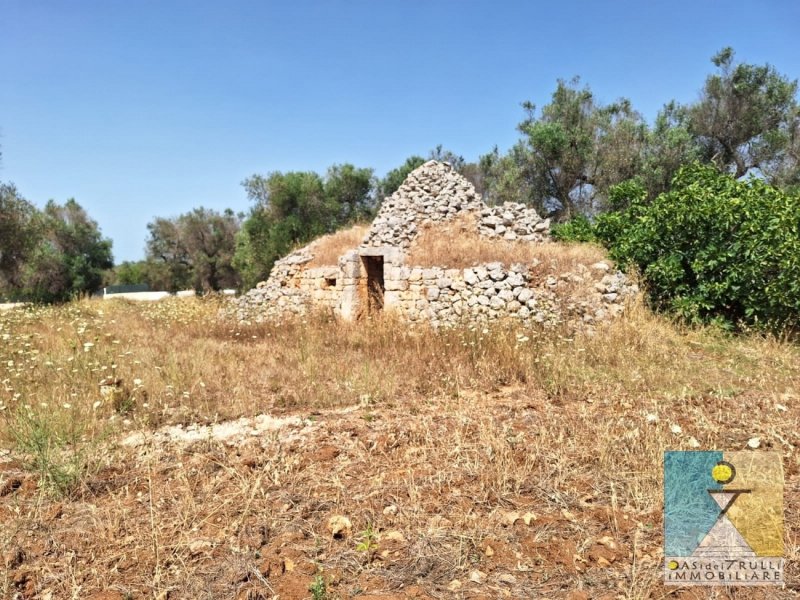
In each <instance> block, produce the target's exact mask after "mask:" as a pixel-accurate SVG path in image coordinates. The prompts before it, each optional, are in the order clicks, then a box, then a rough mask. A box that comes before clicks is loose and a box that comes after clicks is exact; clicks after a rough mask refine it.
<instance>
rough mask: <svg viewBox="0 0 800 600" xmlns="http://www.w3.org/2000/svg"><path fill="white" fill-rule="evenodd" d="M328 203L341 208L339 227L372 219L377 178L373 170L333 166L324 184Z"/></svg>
mask: <svg viewBox="0 0 800 600" xmlns="http://www.w3.org/2000/svg"><path fill="white" fill-rule="evenodd" d="M324 189H325V195H326V196H327V198H328V202H330V203H331V204H332V205H338V206H339V212H338V215H336V221H337V224H338V225H344V224H346V223H354V222H356V221H362V220H364V219H367V218H368V217H371V216H372V215H373V214H374V211H375V195H374V191H375V177H374V175H373V170H372V169H359V168H356V167H354V166H353V165H351V164H343V165H333V166H332V167H330V168H329V169H328V173H327V175H326V177H325V183H324Z"/></svg>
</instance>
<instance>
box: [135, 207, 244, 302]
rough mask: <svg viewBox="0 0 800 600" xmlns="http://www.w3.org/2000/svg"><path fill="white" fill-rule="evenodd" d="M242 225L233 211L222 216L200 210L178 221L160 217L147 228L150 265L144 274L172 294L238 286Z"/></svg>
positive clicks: (195, 210) (225, 212) (184, 215)
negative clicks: (235, 261)
mask: <svg viewBox="0 0 800 600" xmlns="http://www.w3.org/2000/svg"><path fill="white" fill-rule="evenodd" d="M240 226H241V218H240V217H239V216H237V215H236V214H234V212H233V211H232V210H230V209H227V210H225V211H224V212H222V213H219V212H217V211H214V210H210V209H206V208H203V207H200V208H196V209H194V210H192V211H190V212H188V213H185V214H182V215H180V216H178V217H175V218H171V219H165V218H156V219H155V220H154V221H153V222H152V223H149V224H148V226H147V229H148V231H149V238H148V240H147V259H148V260H147V262H148V263H150V264H146V265H145V268H144V270H143V272H142V273H141V275H142V276H145V277H147V278H149V279H150V281H149V282H148V283H150V284H151V285H152V284H157V285H158V287H160V288H162V289H163V288H166V289H168V290H170V291H175V290H177V289H182V288H187V287H188V288H194V289H197V290H202V291H205V292H208V291H211V290H219V289H223V288H228V287H237V286H238V285H239V283H240V279H239V275H238V273H237V271H236V269H235V268H234V266H233V255H234V252H235V250H236V236H237V234H238V232H239V229H240Z"/></svg>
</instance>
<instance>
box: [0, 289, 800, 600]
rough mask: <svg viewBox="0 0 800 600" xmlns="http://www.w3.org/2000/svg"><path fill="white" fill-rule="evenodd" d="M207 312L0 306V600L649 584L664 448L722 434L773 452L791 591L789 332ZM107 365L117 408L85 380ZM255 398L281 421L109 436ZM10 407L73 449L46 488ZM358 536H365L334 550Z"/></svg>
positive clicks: (658, 594)
mask: <svg viewBox="0 0 800 600" xmlns="http://www.w3.org/2000/svg"><path fill="white" fill-rule="evenodd" d="M216 314H217V306H216V305H215V303H214V302H209V301H203V300H200V299H190V300H181V301H168V302H163V303H158V304H147V305H134V304H130V303H127V302H124V301H121V302H114V303H111V302H108V301H107V302H105V303H100V302H81V303H75V304H72V305H68V306H66V307H62V308H46V309H34V310H31V311H26V312H11V313H3V314H0V381H2V386H0V402H1V403H2V409H1V410H2V415H3V421H2V423H3V427H2V433H0V436H1V437H0V447H7V448H9V449H10V450H11V455H10V456H9V457H7V459H6V460H8V459H10V462H0V555H2V557H3V560H4V561H5V563H4V564H5V567H6V570H5V574H4V575H0V597H3V598H6V597H8V598H11V597H14V594H19V595H20V597H28V598H33V597H46V596H47V594H48V593H49V594H51V596H50V597H52V598H73V597H81V598H83V597H87V598H90V597H91V594H92V593H94V592H97V591H100V590H104V591H105V592H106V593H107V594H111V593H116V594H118V595H117V596H113V595H110V596H105V598H126V597H130V598H154V597H160V598H166V597H169V598H170V599H173V600H174V599H175V598H221V597H225V598H265V599H270V598H273V597H274V596H276V595H279V596H280V598H281V599H282V600H285V599H288V598H298V599H299V598H309V597H310V596H311V593H310V592H309V590H308V587H309V585H310V584H311V583H312V582H313V581H314V579H315V577H321V578H322V580H323V581H324V582H325V585H326V587H327V589H328V598H337V597H338V598H340V599H342V600H345V599H348V598H359V597H363V595H364V594H365V593H367V592H370V593H372V594H376V595H377V594H381V593H382V594H384V596H382V597H383V598H384V599H385V600H391V599H397V598H406V597H408V598H412V597H416V598H479V597H483V598H503V597H508V598H529V597H530V598H532V597H551V598H566V597H568V593H569V592H570V591H573V590H579V589H580V590H582V591H584V592H586V594H587V595H586V597H590V598H607V599H609V600H610V599H612V598H614V599H616V598H626V599H638V598H663V597H668V596H669V593H670V590H668V589H667V588H664V586H663V585H662V584H661V583H660V582H659V576H660V571H659V561H660V547H661V544H662V538H661V527H662V525H661V503H662V496H661V495H662V490H661V484H660V481H661V459H662V455H663V451H664V450H665V449H690V448H691V447H692V438H694V439H695V440H697V441H698V442H699V443H700V445H701V447H702V448H709V449H710V448H715V449H724V450H733V449H741V448H744V447H745V445H746V442H747V440H748V439H749V438H751V437H753V436H759V437H760V438H761V440H762V444H763V446H764V448H766V449H770V450H772V451H776V452H780V453H781V454H782V456H783V458H784V467H785V470H786V508H787V510H786V530H787V532H786V556H787V559H788V565H787V579H788V580H789V582H790V584H791V585H796V584H797V583H798V572H797V567H796V564H797V563H796V560H797V558H798V544H797V535H798V531H800V523H798V516H799V515H800V512H798V509H797V507H798V506H800V477H799V476H798V475H799V474H800V455H798V453H797V451H796V448H797V446H798V445H799V444H800V433H799V432H800V427H799V426H798V425H800V424H799V423H798V418H799V417H800V408H798V406H797V394H798V389H799V388H800V355H799V354H798V349H797V347H796V346H793V345H790V344H786V343H782V342H780V341H778V340H775V339H771V338H762V337H755V336H753V337H742V338H729V337H726V336H725V335H723V334H721V333H719V332H717V331H715V330H709V329H698V330H688V329H683V328H681V327H677V326H675V325H673V324H672V323H670V322H669V321H668V320H665V319H663V318H660V317H656V316H653V315H652V314H650V313H649V312H648V311H646V310H645V309H643V308H641V307H636V306H634V307H631V310H630V311H629V312H628V313H627V316H625V317H624V318H622V319H620V320H618V321H616V322H614V323H611V324H609V325H607V326H606V327H605V328H603V329H600V330H598V331H597V332H596V333H595V334H594V335H583V334H581V335H576V336H574V337H570V336H568V335H567V333H566V330H564V331H545V330H525V331H522V330H519V329H517V328H515V327H514V326H512V325H510V324H507V325H498V326H496V327H494V328H491V329H488V328H487V329H485V330H484V329H460V330H459V329H457V330H450V331H431V330H428V329H426V328H417V329H408V328H406V327H401V326H399V325H398V324H397V323H394V322H392V321H391V319H379V320H375V321H365V322H361V323H357V324H341V323H336V322H333V321H331V320H328V319H325V318H322V317H316V316H313V317H309V318H308V319H305V320H298V321H296V322H289V323H285V324H283V325H281V326H274V325H258V326H247V327H244V326H237V325H235V324H231V323H228V322H224V321H219V320H218V319H217V317H216ZM88 344H91V345H88ZM109 373H114V374H115V376H116V377H118V378H120V379H122V380H123V384H122V387H121V389H122V391H121V392H120V396H119V397H117V396H114V397H110V398H109V397H106V398H103V397H102V396H101V395H100V393H99V388H98V383H99V381H100V379H102V378H104V377H106V376H107V374H109ZM122 400H124V402H123V401H122ZM261 412H270V413H273V414H275V413H282V414H292V415H300V416H301V417H303V418H304V425H302V426H297V427H286V428H283V429H281V430H278V431H275V432H273V433H270V434H264V435H261V436H255V437H253V436H251V437H250V439H248V440H245V441H244V442H241V443H237V444H234V445H228V444H223V443H219V442H215V441H213V440H211V439H209V440H203V441H199V442H196V443H194V444H192V445H189V446H186V445H180V444H169V443H158V444H156V443H155V442H145V444H144V445H142V446H139V447H136V448H129V447H118V446H116V445H115V444H114V440H118V439H119V436H120V434H123V433H124V432H126V431H129V430H134V429H136V430H143V431H145V432H147V431H152V430H153V428H155V427H157V426H161V425H163V424H166V423H183V424H188V423H192V422H196V421H201V422H214V421H219V420H223V419H228V418H233V417H239V416H243V415H245V416H246V415H254V414H257V413H261ZM23 417H25V418H30V419H32V420H33V422H34V423H35V424H37V425H38V427H39V428H40V430H41V429H42V428H44V429H45V430H46V431H45V433H44V434H43V435H44V436H45V438H48V436H49V439H50V440H51V441H53V442H54V445H58V448H57V449H56V448H53V450H54V452H53V453H51V454H49V455H48V457H49V460H50V461H51V463H52V464H53V465H54V466H59V465H61V466H63V465H65V464H69V462H68V459H70V458H73V459H74V458H75V456H78V457H79V458H80V459H81V461H82V464H83V467H82V469H79V472H78V477H76V478H75V480H74V482H73V483H74V485H72V487H70V488H69V489H68V490H62V493H64V492H66V494H67V495H66V497H62V498H61V499H59V498H56V497H54V496H53V495H52V492H53V489H52V487H50V486H48V484H47V481H46V479H43V478H42V471H41V469H38V468H36V466H35V465H32V461H31V458H32V455H31V450H30V448H27V447H25V446H24V445H22V444H20V434H22V436H23V438H24V436H25V431H26V430H24V429H22V428H21V423H24V421H20V418H23ZM673 425H680V427H681V433H677V434H676V433H673V432H672V426H673ZM48 427H49V429H47V428H48ZM55 442H58V444H55ZM55 450H57V451H55ZM76 453H77V454H76ZM0 460H3V459H2V456H0ZM513 513H518V514H519V516H520V517H522V516H524V515H526V514H527V513H531V514H532V515H535V518H534V519H533V520H530V521H529V523H528V524H526V523H525V521H524V519H522V518H520V519H519V520H514V514H513ZM337 514H340V515H345V516H347V517H348V518H349V519H350V520H351V522H352V531H350V532H349V534H347V535H345V536H344V537H343V538H342V539H334V538H333V537H332V536H331V535H330V533H329V531H328V528H327V523H328V520H329V518H330V517H331V516H334V515H337ZM529 519H530V515H529ZM512 521H513V522H512ZM368 530H372V531H374V532H376V536H377V537H376V539H375V542H376V547H375V548H374V549H373V550H371V551H365V550H364V549H363V548H364V547H363V545H362V546H361V548H362V549H361V550H359V549H358V548H359V543H360V542H363V541H364V538H365V535H366V534H365V533H364V532H365V531H368ZM604 536H610V537H611V538H613V539H614V541H615V543H616V545H617V547H616V549H615V550H613V551H610V553H609V549H608V548H607V547H605V546H602V545H600V544H598V542H597V540H599V539H600V538H602V537H604ZM490 549H491V550H490ZM600 557H603V558H604V560H607V561H609V562H610V565H608V564H605V566H604V563H601V562H600V561H599V558H600ZM475 571H480V572H481V573H483V574H485V578H483V579H481V577H480V576H476V577H477V579H479V580H481V583H475V582H472V581H471V580H470V576H471V574H474V572H475ZM509 576H511V577H512V578H509ZM454 581H458V584H455V583H454ZM451 590H455V591H451ZM681 593H682V594H683V595H680V596H675V597H680V598H705V597H717V598H739V599H746V598H766V597H770V598H790V597H794V593H795V592H794V591H793V589H792V588H791V587H790V588H789V589H783V590H781V589H768V590H766V591H765V590H758V589H753V590H744V591H742V590H738V591H730V592H726V591H725V590H724V589H722V588H715V589H714V590H713V591H711V589H710V588H699V590H698V591H695V592H692V591H691V590H687V591H684V592H681ZM709 594H710V595H709ZM372 597H373V598H374V597H375V596H372Z"/></svg>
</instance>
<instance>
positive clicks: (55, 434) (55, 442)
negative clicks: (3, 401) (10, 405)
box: [6, 407, 88, 496]
mask: <svg viewBox="0 0 800 600" xmlns="http://www.w3.org/2000/svg"><path fill="white" fill-rule="evenodd" d="M6 425H7V430H8V432H9V433H10V435H11V437H12V438H13V439H14V441H15V443H16V446H17V448H18V449H19V450H20V451H21V452H22V453H23V454H25V455H27V456H28V457H29V468H30V469H31V470H32V471H33V472H35V473H36V474H37V475H38V476H39V483H40V486H41V487H42V488H43V489H45V490H47V491H48V492H50V493H52V494H54V495H56V496H67V495H69V493H70V492H72V491H73V490H74V489H75V487H76V486H77V485H78V483H79V482H80V481H81V478H82V477H83V476H84V474H85V473H86V471H87V469H88V462H87V455H86V450H85V448H82V447H81V441H80V438H81V430H80V423H76V422H74V421H67V422H66V423H65V422H64V421H59V420H58V419H56V418H54V417H53V415H52V414H48V413H42V412H34V411H32V410H29V409H26V408H24V407H20V408H18V409H17V410H15V411H14V412H12V413H11V414H10V416H9V417H8V419H7V422H6Z"/></svg>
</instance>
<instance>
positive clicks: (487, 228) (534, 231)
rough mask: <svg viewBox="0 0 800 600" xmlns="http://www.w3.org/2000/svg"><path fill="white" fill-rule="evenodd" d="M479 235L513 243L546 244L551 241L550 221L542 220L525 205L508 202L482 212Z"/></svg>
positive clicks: (479, 221)
mask: <svg viewBox="0 0 800 600" xmlns="http://www.w3.org/2000/svg"><path fill="white" fill-rule="evenodd" d="M478 233H479V234H481V235H482V236H484V237H488V238H502V239H504V240H508V241H512V242H513V241H516V240H519V241H523V242H546V241H548V240H549V239H550V219H542V218H541V217H540V216H539V213H537V212H536V211H535V210H534V209H532V208H530V207H529V206H525V205H524V204H520V203H518V202H506V203H504V204H503V205H502V206H487V207H485V208H483V209H482V210H481V211H480V217H479V219H478Z"/></svg>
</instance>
